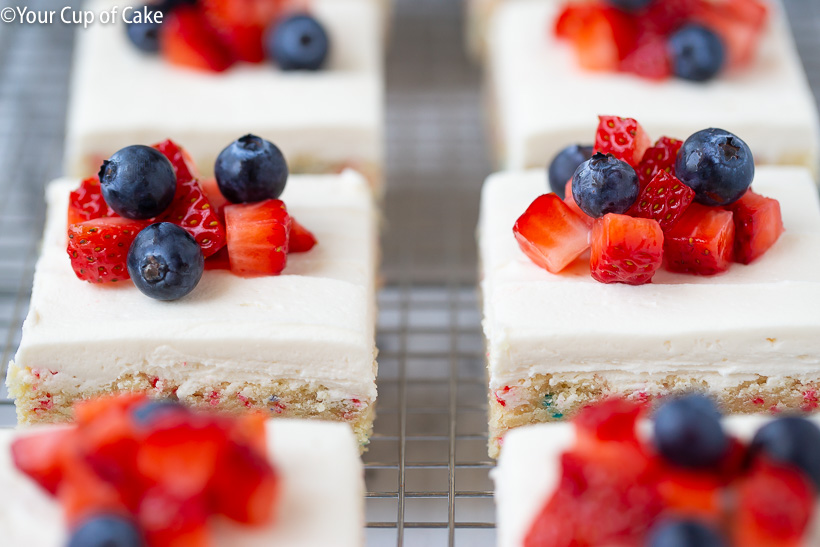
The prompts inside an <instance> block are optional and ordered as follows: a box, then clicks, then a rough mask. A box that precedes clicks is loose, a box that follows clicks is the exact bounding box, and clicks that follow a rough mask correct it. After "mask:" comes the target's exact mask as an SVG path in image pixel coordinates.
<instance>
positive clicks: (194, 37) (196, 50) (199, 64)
mask: <svg viewBox="0 0 820 547" xmlns="http://www.w3.org/2000/svg"><path fill="white" fill-rule="evenodd" d="M160 51H161V52H162V54H163V56H164V57H165V58H166V59H167V60H168V61H169V62H171V63H173V64H176V65H180V66H185V67H189V68H194V69H197V70H206V71H211V72H223V71H225V70H227V69H228V68H230V67H231V65H233V63H234V59H233V56H232V55H231V52H230V50H229V49H228V47H226V45H225V44H224V43H222V40H221V38H220V36H219V34H218V32H217V31H216V29H214V28H213V26H212V25H211V24H210V22H209V21H208V20H207V19H206V18H205V16H204V15H203V13H202V12H201V11H200V10H199V9H197V8H196V7H194V6H180V7H178V8H177V9H175V10H174V11H173V12H171V13H169V14H168V16H167V18H166V19H165V20H164V21H163V24H162V33H161V35H160Z"/></svg>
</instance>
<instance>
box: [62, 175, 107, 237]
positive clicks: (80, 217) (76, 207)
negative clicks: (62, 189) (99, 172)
mask: <svg viewBox="0 0 820 547" xmlns="http://www.w3.org/2000/svg"><path fill="white" fill-rule="evenodd" d="M108 216H116V215H115V213H114V212H113V211H112V210H111V209H109V208H108V204H107V203H106V202H105V200H104V199H103V196H102V188H101V187H100V180H99V179H98V178H97V177H89V178H87V179H85V180H83V181H82V182H81V183H80V187H79V188H77V189H76V190H74V191H73V192H71V194H70V195H69V198H68V224H69V226H70V225H71V224H79V223H80V222H85V221H86V220H94V219H96V218H102V217H108Z"/></svg>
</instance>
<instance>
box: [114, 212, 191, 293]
mask: <svg viewBox="0 0 820 547" xmlns="http://www.w3.org/2000/svg"><path fill="white" fill-rule="evenodd" d="M204 268H205V259H204V257H203V256H202V249H201V248H200V247H199V244H198V243H197V242H196V240H195V239H194V238H193V237H192V236H191V235H190V234H189V233H188V232H186V231H185V230H183V229H182V228H180V227H179V226H176V225H175V224H171V223H170V222H158V223H156V224H152V225H150V226H148V227H147V228H145V229H143V230H142V231H141V232H140V233H139V235H137V238H136V239H135V240H134V243H133V244H132V245H131V250H130V251H129V252H128V272H129V273H130V274H131V279H132V280H133V281H134V285H136V286H137V288H138V289H139V290H140V291H142V293H143V294H145V295H146V296H150V297H151V298H155V299H157V300H176V299H178V298H182V297H183V296H185V295H187V294H188V293H190V292H191V291H192V290H194V287H196V286H197V284H198V283H199V280H200V278H201V277H202V272H203V270H204Z"/></svg>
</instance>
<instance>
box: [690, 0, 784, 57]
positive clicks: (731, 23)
mask: <svg viewBox="0 0 820 547" xmlns="http://www.w3.org/2000/svg"><path fill="white" fill-rule="evenodd" d="M692 14H693V18H694V19H695V20H696V21H698V22H699V23H701V24H703V25H705V26H707V27H709V28H711V29H712V30H713V31H715V32H716V33H717V34H718V35H719V36H720V37H721V39H722V41H723V43H724V45H725V46H726V50H727V57H728V64H729V66H730V67H742V66H744V65H747V64H749V63H750V62H751V61H752V59H753V58H754V54H755V51H756V50H757V46H758V43H759V42H760V36H761V34H762V33H763V31H764V29H765V27H766V20H767V18H768V7H767V5H766V3H764V2H761V1H760V0H723V1H721V2H698V3H697V4H696V8H695V9H694V10H693V12H692Z"/></svg>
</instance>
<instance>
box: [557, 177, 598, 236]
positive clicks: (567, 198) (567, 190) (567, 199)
mask: <svg viewBox="0 0 820 547" xmlns="http://www.w3.org/2000/svg"><path fill="white" fill-rule="evenodd" d="M564 203H566V204H567V206H568V207H569V208H570V209H571V210H572V212H573V213H575V214H576V215H578V217H579V218H580V219H581V220H583V221H584V223H585V224H586V225H587V227H589V228H590V229H592V224H593V223H594V222H595V219H594V218H592V217H591V216H589V215H588V214H586V213H585V212H583V211H582V210H581V208H580V207H578V204H577V203H576V202H575V196H573V195H572V179H570V180H569V181H567V185H566V186H565V187H564Z"/></svg>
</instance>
